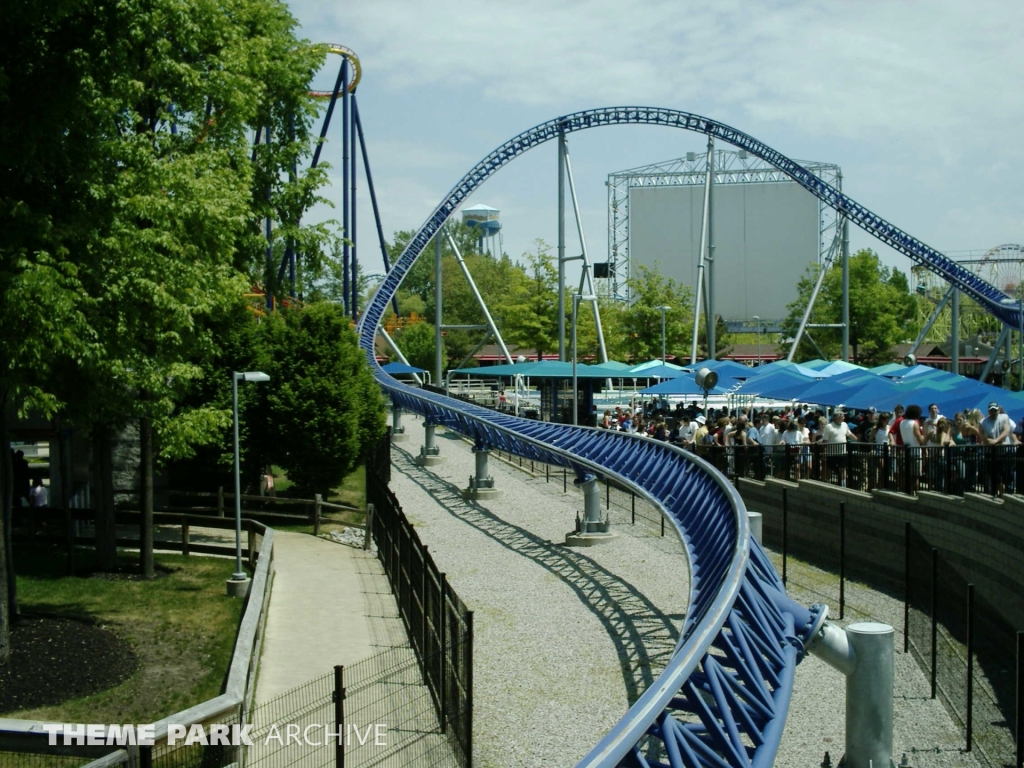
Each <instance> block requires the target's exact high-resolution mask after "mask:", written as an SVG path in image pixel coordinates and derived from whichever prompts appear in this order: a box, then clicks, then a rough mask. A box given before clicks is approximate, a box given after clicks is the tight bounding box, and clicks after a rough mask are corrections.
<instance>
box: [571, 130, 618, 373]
mask: <svg viewBox="0 0 1024 768" xmlns="http://www.w3.org/2000/svg"><path fill="white" fill-rule="evenodd" d="M565 174H566V176H568V177H569V196H570V197H571V198H572V211H573V215H574V216H575V217H576V232H577V233H578V234H579V236H580V256H579V258H580V259H582V260H583V267H582V268H581V269H580V287H579V290H578V291H577V293H580V294H582V293H583V292H584V288H585V289H586V292H587V293H588V294H590V295H592V296H594V300H593V301H592V302H591V305H592V306H593V309H594V330H595V331H597V354H598V362H601V363H607V362H608V349H607V347H606V346H605V343H604V328H602V327H601V308H600V307H599V306H598V305H597V296H596V295H595V294H596V293H597V291H595V290H594V268H593V266H592V265H591V264H590V256H589V255H588V254H587V240H586V238H585V237H584V236H583V219H582V217H581V216H580V201H579V199H578V198H577V197H576V180H575V179H574V178H573V176H572V161H571V160H570V159H569V145H568V144H566V146H565ZM575 317H576V316H575V315H573V319H574V320H575Z"/></svg>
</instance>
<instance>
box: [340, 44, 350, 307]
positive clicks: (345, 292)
mask: <svg viewBox="0 0 1024 768" xmlns="http://www.w3.org/2000/svg"><path fill="white" fill-rule="evenodd" d="M348 83H349V79H348V57H347V56H342V57H341V152H342V157H341V226H342V228H343V229H344V231H345V242H344V244H343V245H342V249H341V253H342V259H341V262H342V264H341V269H342V277H341V285H342V293H341V295H342V305H343V306H344V308H345V314H348V313H349V312H351V310H352V305H351V303H350V302H349V282H348V278H349V269H350V267H349V259H350V258H351V256H352V252H351V251H350V250H349V248H350V246H349V237H350V235H351V232H350V231H349V218H348V217H349V202H348V172H349V162H348V124H349V114H348V113H349V109H348Z"/></svg>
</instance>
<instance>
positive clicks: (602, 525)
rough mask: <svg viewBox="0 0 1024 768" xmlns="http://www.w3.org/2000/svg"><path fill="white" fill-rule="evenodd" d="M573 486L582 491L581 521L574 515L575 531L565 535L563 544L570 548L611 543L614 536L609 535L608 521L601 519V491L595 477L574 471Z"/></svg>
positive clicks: (578, 514)
mask: <svg viewBox="0 0 1024 768" xmlns="http://www.w3.org/2000/svg"><path fill="white" fill-rule="evenodd" d="M573 485H575V486H577V487H579V488H580V489H581V490H582V491H583V519H580V513H579V512H577V513H576V530H575V531H572V532H571V533H567V534H565V543H566V544H567V545H568V546H570V547H592V546H594V545H595V544H603V543H604V542H606V541H611V540H612V539H614V538H615V537H616V534H614V533H611V532H610V531H609V528H610V527H611V522H610V520H609V519H608V518H607V517H605V518H604V520H602V519H601V489H600V487H599V486H598V484H597V476H596V475H594V473H593V472H582V471H580V470H577V471H576V480H574V481H573Z"/></svg>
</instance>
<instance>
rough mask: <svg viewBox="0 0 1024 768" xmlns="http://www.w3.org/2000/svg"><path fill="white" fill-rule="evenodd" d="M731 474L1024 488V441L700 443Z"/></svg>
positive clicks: (867, 487) (999, 490) (855, 484)
mask: <svg viewBox="0 0 1024 768" xmlns="http://www.w3.org/2000/svg"><path fill="white" fill-rule="evenodd" d="M693 449H694V451H695V452H696V453H697V454H698V455H699V456H702V457H703V458H705V459H707V460H708V461H710V462H711V463H712V464H714V465H715V467H716V468H717V469H719V470H720V471H721V472H723V473H725V474H726V475H728V476H729V477H749V478H753V479H755V480H764V479H765V478H768V477H771V478H779V479H784V480H801V479H807V480H820V481H822V482H826V483H831V484H834V485H842V486H844V487H847V488H853V489H855V490H860V491H871V490H887V491H899V492H902V493H915V492H917V491H918V490H922V491H925V490H927V491H936V492H938V493H947V494H952V495H957V496H963V495H964V494H965V493H985V494H989V495H991V496H997V495H1002V494H1003V493H1020V492H1022V491H1024V445H951V446H941V447H940V446H934V447H929V446H925V447H911V446H903V445H874V444H870V443H814V444H812V445H793V446H790V445H757V446H731V445H730V446H718V445H697V446H694V447H693Z"/></svg>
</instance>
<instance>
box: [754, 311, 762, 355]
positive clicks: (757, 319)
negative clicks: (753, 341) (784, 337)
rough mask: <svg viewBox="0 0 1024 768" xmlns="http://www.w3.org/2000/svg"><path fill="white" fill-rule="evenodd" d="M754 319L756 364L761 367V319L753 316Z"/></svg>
mask: <svg viewBox="0 0 1024 768" xmlns="http://www.w3.org/2000/svg"><path fill="white" fill-rule="evenodd" d="M754 319H755V320H756V321H757V364H758V366H760V365H761V318H760V317H758V316H757V315H754Z"/></svg>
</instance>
